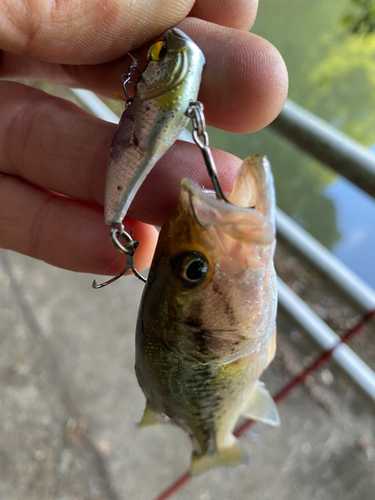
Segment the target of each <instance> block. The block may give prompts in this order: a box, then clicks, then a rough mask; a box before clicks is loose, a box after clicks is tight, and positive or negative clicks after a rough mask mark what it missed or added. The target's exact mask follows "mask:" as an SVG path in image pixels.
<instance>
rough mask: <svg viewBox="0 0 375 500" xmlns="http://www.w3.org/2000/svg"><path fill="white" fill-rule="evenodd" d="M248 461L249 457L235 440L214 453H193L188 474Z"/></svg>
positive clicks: (196, 473)
mask: <svg viewBox="0 0 375 500" xmlns="http://www.w3.org/2000/svg"><path fill="white" fill-rule="evenodd" d="M248 462H249V457H248V456H247V454H246V453H245V452H244V450H243V449H242V448H241V447H240V445H239V444H238V442H237V441H236V442H234V444H232V445H231V446H229V447H228V448H224V449H223V450H220V451H217V452H216V453H212V454H206V455H197V454H196V453H193V456H192V458H191V464H190V474H191V475H192V476H198V475H199V474H203V473H204V472H207V471H208V470H210V469H212V468H213V467H218V466H219V465H225V466H233V465H238V464H240V463H248Z"/></svg>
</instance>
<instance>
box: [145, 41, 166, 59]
mask: <svg viewBox="0 0 375 500" xmlns="http://www.w3.org/2000/svg"><path fill="white" fill-rule="evenodd" d="M166 53H167V44H166V43H165V42H162V41H161V42H156V43H154V45H153V46H152V47H151V49H150V52H149V59H151V61H161V60H162V59H163V58H164V56H165V54H166Z"/></svg>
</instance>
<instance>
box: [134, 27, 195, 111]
mask: <svg viewBox="0 0 375 500" xmlns="http://www.w3.org/2000/svg"><path fill="white" fill-rule="evenodd" d="M147 59H148V63H147V68H146V70H145V71H144V72H143V74H142V80H141V82H140V84H139V85H138V90H139V94H140V98H141V100H142V101H145V100H149V99H153V98H158V105H159V106H160V107H164V108H166V109H169V107H173V106H174V107H176V106H177V107H178V106H179V105H180V104H181V105H182V104H183V103H181V102H180V103H179V101H181V99H182V96H183V95H185V94H189V93H190V92H189V90H187V89H190V87H192V89H194V90H193V94H194V93H195V92H196V87H197V85H199V81H200V75H201V72H202V68H203V65H204V63H205V58H204V55H203V52H202V51H201V50H200V48H199V47H198V46H197V45H196V44H195V43H194V42H193V41H192V40H191V38H189V37H188V36H187V35H186V34H185V33H183V32H182V31H181V30H179V29H177V28H173V29H170V30H168V31H167V32H166V33H165V34H164V37H163V39H162V40H159V41H157V42H156V43H154V44H153V45H152V46H151V47H150V49H149V51H148V55H147ZM197 80H198V81H197ZM163 96H164V97H163Z"/></svg>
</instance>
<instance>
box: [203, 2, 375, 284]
mask: <svg viewBox="0 0 375 500" xmlns="http://www.w3.org/2000/svg"><path fill="white" fill-rule="evenodd" d="M350 5H351V4H350V2H348V0H336V2H327V1H326V0H315V2H305V1H303V0H289V2H285V1H284V0H262V2H260V6H259V14H258V18H257V21H256V23H255V25H254V28H253V30H252V31H253V32H254V33H256V34H258V35H260V36H263V37H264V38H267V39H268V40H270V41H271V42H272V43H273V44H274V45H275V46H276V47H277V48H278V49H279V51H280V52H281V54H282V55H283V57H284V59H285V61H286V63H287V66H288V71H289V77H290V91H289V97H290V98H291V99H293V100H294V101H295V102H297V103H298V104H300V105H302V106H304V107H305V108H307V109H309V110H310V111H312V112H313V113H315V114H316V115H318V116H320V117H321V118H323V119H325V120H327V121H328V122H329V123H331V124H333V125H335V126H336V127H338V128H340V129H341V130H342V131H343V132H345V133H347V134H348V135H351V136H352V137H354V138H355V139H356V140H357V141H359V142H361V143H362V144H363V145H365V146H368V145H369V144H372V143H373V142H374V139H375V93H374V92H373V88H374V85H375V72H374V71H373V68H374V58H375V36H374V37H372V38H367V39H364V38H358V37H354V36H353V35H350V34H348V33H347V32H346V31H345V29H344V28H343V27H342V24H341V19H342V17H343V16H344V15H345V14H346V13H347V12H348V10H349V9H350ZM209 133H210V139H211V144H212V146H213V147H218V148H220V149H225V150H227V151H229V152H231V153H233V154H236V155H237V156H239V157H242V158H245V157H246V156H248V155H250V154H253V153H261V154H266V155H267V156H268V158H269V159H270V161H271V164H272V168H273V172H274V177H275V184H276V194H277V203H278V206H279V207H280V208H281V209H282V210H283V211H284V212H286V213H287V214H288V215H290V216H291V217H292V218H293V219H294V220H296V221H297V222H298V223H299V224H300V225H302V226H303V227H304V228H305V229H306V230H307V231H309V232H310V233H311V234H312V235H313V236H314V237H315V238H317V239H318V240H319V241H320V242H321V243H322V244H323V245H325V246H326V247H327V248H329V249H330V250H331V251H332V252H333V253H334V254H335V255H336V256H337V257H339V258H340V259H341V260H342V261H343V262H344V263H345V264H347V265H348V267H350V268H351V269H353V270H354V271H355V272H356V273H357V274H358V275H359V276H360V277H361V278H362V279H363V280H364V281H366V282H367V283H368V284H369V285H370V286H372V287H373V288H375V266H374V264H373V260H374V256H375V235H374V231H373V229H374V227H375V202H374V200H373V199H371V198H370V197H369V196H368V195H366V194H365V193H362V192H361V191H360V190H359V189H357V188H356V187H355V186H353V185H352V184H351V183H350V182H348V181H346V180H345V179H342V178H339V177H338V176H336V174H334V173H333V172H332V171H331V170H329V169H328V168H326V167H323V166H322V165H321V164H319V163H318V162H317V161H316V160H314V159H312V158H310V157H308V156H307V155H305V154H303V153H301V152H300V151H298V150H297V149H296V148H294V147H293V146H291V145H289V144H288V143H286V142H285V141H284V140H282V139H280V138H278V137H277V136H276V135H274V134H273V133H272V132H271V131H270V130H267V129H265V130H262V131H260V132H257V133H255V134H250V135H242V136H239V135H233V134H229V133H225V132H222V131H218V130H214V129H211V130H210V131H209Z"/></svg>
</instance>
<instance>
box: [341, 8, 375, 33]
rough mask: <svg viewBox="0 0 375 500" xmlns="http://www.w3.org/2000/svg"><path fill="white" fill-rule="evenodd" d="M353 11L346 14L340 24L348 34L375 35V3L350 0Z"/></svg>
mask: <svg viewBox="0 0 375 500" xmlns="http://www.w3.org/2000/svg"><path fill="white" fill-rule="evenodd" d="M351 3H352V4H353V5H354V9H353V10H352V11H351V12H349V13H348V14H346V15H345V16H344V17H343V18H342V20H341V22H342V24H343V26H345V27H346V28H347V29H348V30H349V31H350V33H354V34H369V33H375V1H374V0H351Z"/></svg>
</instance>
